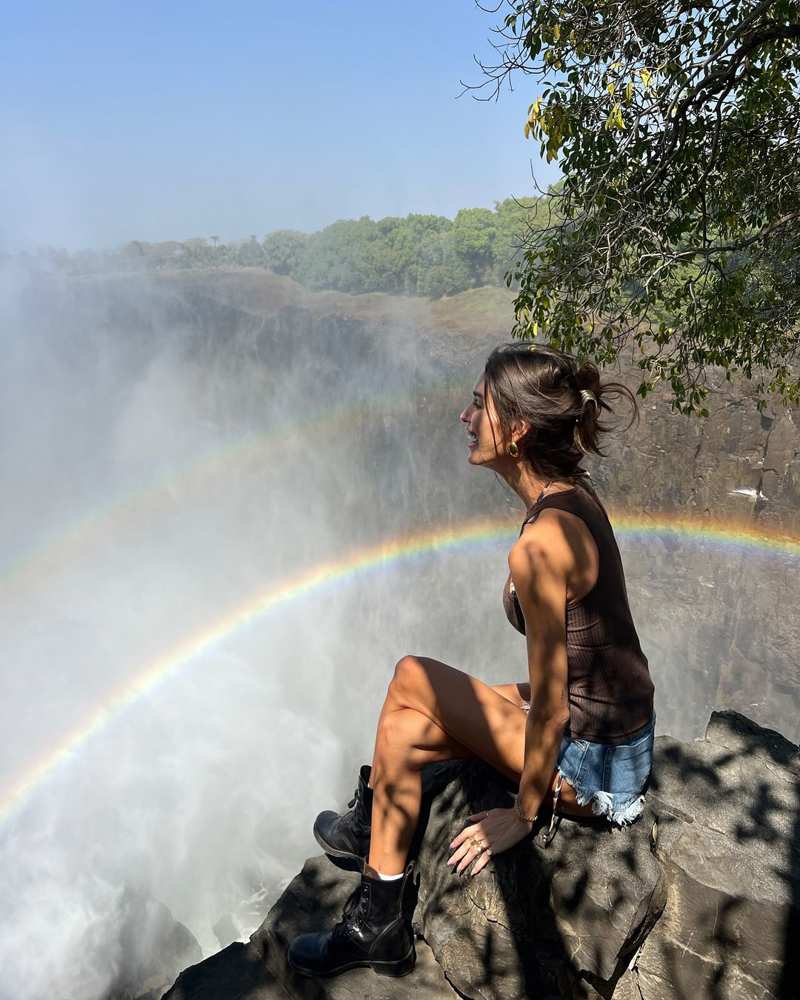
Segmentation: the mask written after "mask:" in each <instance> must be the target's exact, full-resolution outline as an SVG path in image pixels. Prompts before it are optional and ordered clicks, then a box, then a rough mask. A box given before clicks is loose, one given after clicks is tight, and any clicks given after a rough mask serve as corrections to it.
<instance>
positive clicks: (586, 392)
mask: <svg viewBox="0 0 800 1000" xmlns="http://www.w3.org/2000/svg"><path fill="white" fill-rule="evenodd" d="M581 400H582V401H583V403H584V404H585V403H589V402H591V403H594V405H595V406H597V396H595V394H594V393H593V392H592V390H591V389H581Z"/></svg>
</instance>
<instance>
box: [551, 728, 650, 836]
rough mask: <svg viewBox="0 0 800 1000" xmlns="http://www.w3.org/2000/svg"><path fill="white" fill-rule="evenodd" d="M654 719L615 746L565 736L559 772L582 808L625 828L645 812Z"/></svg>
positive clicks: (562, 741)
mask: <svg viewBox="0 0 800 1000" xmlns="http://www.w3.org/2000/svg"><path fill="white" fill-rule="evenodd" d="M655 727H656V717H655V713H653V716H652V718H651V719H650V721H649V722H648V723H646V724H645V725H644V726H642V728H641V729H637V731H636V732H635V733H633V734H631V736H630V737H629V738H628V740H627V741H626V742H625V743H620V744H616V745H612V744H608V743H592V742H590V741H589V740H574V739H572V737H571V736H570V734H569V733H566V734H565V735H564V737H563V738H562V740H561V749H560V751H559V754H558V765H557V768H558V771H559V773H560V774H561V776H562V777H563V778H564V780H565V781H568V782H569V783H570V785H572V787H573V788H574V789H575V797H576V799H577V800H578V803H579V804H580V805H582V806H584V805H587V804H588V803H591V805H592V811H593V812H594V813H595V814H596V815H598V816H605V817H606V818H607V819H608V821H609V822H610V823H615V824H616V825H617V826H625V825H626V824H627V823H633V821H634V820H636V819H638V818H639V816H640V815H641V813H642V810H643V809H644V791H645V786H646V784H647V779H648V777H649V776H650V768H651V767H652V764H653V741H654V739H655Z"/></svg>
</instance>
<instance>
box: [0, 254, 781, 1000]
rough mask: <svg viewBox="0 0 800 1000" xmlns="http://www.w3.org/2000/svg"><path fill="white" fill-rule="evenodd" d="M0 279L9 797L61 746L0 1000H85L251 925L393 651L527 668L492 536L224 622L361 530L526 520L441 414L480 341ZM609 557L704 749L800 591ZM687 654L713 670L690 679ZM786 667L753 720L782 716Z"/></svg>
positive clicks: (7, 818)
mask: <svg viewBox="0 0 800 1000" xmlns="http://www.w3.org/2000/svg"><path fill="white" fill-rule="evenodd" d="M1 277H2V285H1V286H0V311H1V312H2V317H3V323H2V332H1V333H0V337H2V343H1V346H0V352H2V369H3V372H4V374H5V379H4V383H5V386H4V392H3V394H2V398H1V399H0V407H2V412H1V416H2V420H0V477H1V478H0V481H1V482H2V489H3V497H4V516H3V519H2V526H1V528H0V554H1V555H2V565H3V570H2V573H1V574H0V590H2V601H0V618H1V619H2V627H1V628H0V648H1V649H2V664H3V666H2V669H1V670H0V679H1V681H0V682H1V684H2V698H0V720H2V724H3V728H4V733H5V739H4V753H3V757H2V761H0V788H2V789H4V790H5V791H4V798H3V800H2V805H3V806H6V805H8V802H9V801H10V790H13V789H14V788H15V787H16V786H17V785H18V783H19V782H20V781H21V780H22V779H23V778H24V776H25V775H26V774H30V775H35V774H36V766H37V765H38V764H39V763H40V762H42V761H47V760H50V759H54V758H55V757H57V756H58V754H59V748H64V747H66V746H70V747H71V749H70V751H69V753H64V754H62V755H61V758H60V759H59V762H58V764H57V766H53V767H51V768H50V769H49V770H48V771H47V773H46V774H44V775H43V776H42V777H35V778H34V779H33V780H32V782H31V786H30V787H29V788H28V789H27V790H25V791H24V793H22V794H20V795H19V796H18V797H17V799H16V800H15V802H14V804H13V807H9V808H7V809H6V811H5V812H3V814H2V821H1V822H0V899H2V903H3V914H4V920H3V929H2V931H0V967H2V968H3V977H2V983H0V998H2V1000H20V998H22V997H25V998H30V1000H38V998H39V997H45V996H46V997H58V998H61V997H64V998H66V997H71V998H75V1000H78V998H80V1000H84V998H85V1000H99V998H101V997H104V996H108V995H110V994H113V992H114V991H115V990H116V991H122V990H123V989H124V988H125V987H126V985H127V984H129V983H130V984H139V983H141V981H142V980H143V977H146V973H147V969H148V965H147V963H148V961H149V952H150V950H151V948H150V945H151V944H152V945H153V947H155V945H154V944H153V942H154V941H155V937H156V935H157V934H158V928H160V927H161V926H162V924H161V923H160V921H163V919H164V917H163V912H162V910H160V909H159V904H165V905H166V906H167V907H168V908H169V910H170V912H171V914H172V916H173V917H174V918H175V920H177V921H179V922H180V923H182V924H183V925H185V927H186V928H188V929H189V931H190V932H191V934H192V935H194V937H195V938H196V940H197V942H198V943H199V945H200V948H201V949H202V951H203V953H204V954H209V953H211V952H213V951H215V950H216V949H218V948H219V947H222V946H224V945H226V944H228V943H229V942H230V941H232V940H235V939H237V938H239V939H240V938H242V937H246V936H247V935H248V934H249V933H250V932H251V931H252V930H253V929H254V928H255V927H256V926H257V925H258V924H259V923H260V921H261V920H262V919H263V917H264V915H265V913H266V909H267V908H268V906H269V905H270V903H271V902H272V901H273V900H274V899H275V898H276V896H277V894H278V893H279V891H280V889H281V888H282V887H283V886H284V885H285V884H286V882H287V881H288V880H289V879H290V878H291V877H292V876H293V874H294V873H295V872H296V871H297V870H298V868H299V867H300V865H301V863H302V861H303V859H304V858H305V857H307V856H308V855H309V854H311V853H316V852H317V848H316V845H315V843H314V841H313V838H312V836H311V825H312V822H313V819H314V816H315V815H316V813H317V812H318V811H319V810H320V809H322V808H327V807H333V806H335V805H336V804H337V803H338V804H341V800H342V798H343V796H346V795H347V793H348V792H349V791H350V790H351V788H352V787H353V785H354V782H355V774H356V769H357V766H358V764H359V763H361V762H363V761H368V760H369V759H370V757H371V753H372V740H373V736H374V724H375V720H376V718H377V714H378V711H379V708H380V704H381V700H382V697H383V692H384V691H385V688H386V685H387V683H388V681H389V679H390V678H391V674H392V670H393V667H394V663H395V662H396V661H397V659H399V657H400V656H402V655H403V654H405V653H408V652H411V653H425V654H428V655H431V656H435V657H437V658H440V659H443V660H445V661H447V662H450V663H452V664H453V665H455V666H458V667H461V668H463V669H465V670H467V671H469V672H470V673H474V674H477V675H478V676H480V677H482V678H483V679H485V680H487V681H489V682H495V683H496V682H501V681H511V680H523V679H525V676H526V664H525V658H524V644H523V642H522V640H521V638H520V637H519V636H518V635H517V634H516V633H515V632H514V631H513V630H512V629H511V628H510V627H509V626H508V625H507V623H506V622H505V620H504V618H503V614H502V609H501V605H500V591H501V587H502V583H503V579H504V577H505V573H506V561H505V552H506V546H504V545H501V544H497V545H494V546H483V547H480V548H477V547H476V548H474V549H473V550H469V549H464V550H459V549H454V550H449V551H447V552H441V553H438V554H430V555H427V556H420V557H419V558H417V559H413V560H408V561H405V562H397V563H396V564H394V565H388V566H385V567H383V568H380V569H377V570H375V571H374V572H370V573H364V574H361V575H360V576H359V575H356V576H354V577H353V578H349V579H346V580H342V581H340V582H339V583H338V584H332V585H330V586H326V587H324V588H319V589H318V590H316V591H311V592H309V593H307V594H305V595H302V594H301V595H300V596H298V597H297V598H296V599H293V600H289V601H286V602H284V603H282V604H280V605H279V606H278V607H276V608H274V609H273V610H272V611H269V612H267V613H265V614H263V615H261V616H259V617H256V618H255V619H254V620H252V621H250V622H249V623H248V624H246V625H245V626H243V627H238V628H236V629H232V630H228V631H226V628H225V624H224V623H225V622H226V621H230V620H232V616H233V615H235V613H236V611H237V609H240V608H242V607H243V606H245V605H246V604H247V603H248V602H252V601H253V600H254V599H255V598H256V597H257V595H258V594H261V593H267V592H269V591H271V590H274V589H275V588H280V586H281V585H282V581H283V582H286V581H288V580H291V579H293V578H295V577H297V576H298V575H299V574H301V573H303V572H304V571H306V570H308V569H310V568H312V567H313V566H315V565H318V564H322V563H325V562H326V561H329V560H341V559H343V558H344V556H345V555H346V554H347V553H348V552H351V551H355V550H356V549H359V548H361V547H364V546H368V545H371V544H375V543H377V542H379V541H380V540H381V539H390V538H395V537H400V536H404V535H406V534H408V533H409V532H412V531H414V530H422V529H425V528H432V527H435V526H439V525H445V524H450V525H457V524H459V523H460V522H462V521H464V520H465V519H467V518H469V517H472V516H476V515H479V514H495V515H497V514H502V513H503V512H504V511H505V512H508V513H509V517H510V520H509V524H510V527H511V529H512V530H513V524H514V520H513V517H511V514H512V512H513V511H514V510H519V504H518V503H517V501H516V500H515V499H513V500H512V499H510V498H509V497H508V496H507V494H506V493H505V492H504V489H503V488H502V487H501V485H500V484H499V483H497V482H496V481H495V479H494V478H493V477H492V476H490V475H487V474H486V473H485V472H484V471H482V470H473V469H472V468H470V467H469V466H468V465H467V462H466V446H465V441H464V432H463V429H462V427H461V426H460V425H459V423H458V419H457V418H458V413H459V410H460V408H461V407H462V406H463V405H464V404H465V403H466V402H467V401H468V398H469V394H470V390H471V388H472V384H473V382H474V380H475V378H476V376H477V375H478V374H479V371H480V367H481V363H482V360H483V357H484V355H485V352H486V349H487V348H488V346H490V340H489V339H488V338H484V339H482V340H476V341H475V342H474V343H472V344H471V345H469V346H468V347H466V348H464V347H463V346H462V349H461V350H460V352H459V353H458V354H457V355H455V354H454V355H452V356H451V357H449V358H448V357H445V355H446V350H441V351H439V352H438V353H437V352H436V351H433V350H431V345H430V341H429V340H426V339H424V338H421V337H420V336H418V334H417V332H416V331H415V330H414V329H413V328H411V327H410V326H409V325H408V324H405V323H403V322H402V320H403V317H402V315H401V314H398V316H397V322H396V323H394V324H382V325H376V326H374V327H370V326H369V324H364V323H362V322H357V321H355V320H348V319H346V318H344V317H339V318H336V317H334V316H329V317H322V318H320V317H316V318H315V317H312V316H311V315H310V314H308V313H306V312H304V311H303V310H298V309H286V310H283V311H281V312H279V313H277V314H276V315H275V316H273V317H265V315H263V314H260V313H259V312H258V311H257V310H253V309H251V310H247V309H245V308H241V307H237V306H236V305H235V304H233V305H232V304H224V303H221V302H220V300H219V299H214V298H213V297H204V295H203V294H202V289H200V290H198V288H197V287H195V286H192V287H191V288H190V287H188V285H187V288H186V289H185V290H184V291H183V292H178V291H176V288H175V286H173V285H169V284H165V283H159V282H158V281H157V280H150V281H148V280H146V279H136V278H133V277H131V276H126V277H123V278H119V279H114V278H103V279H69V280H67V279H62V278H58V277H57V276H54V275H49V274H42V273H38V274H37V273H32V272H23V271H21V270H18V269H17V270H12V269H11V268H7V269H6V270H4V271H3V272H2V275H1ZM398 308H401V307H398ZM631 433H633V434H635V433H636V432H635V431H632V432H631ZM620 447H621V446H620ZM616 454H617V459H616V460H617V461H618V455H619V453H616ZM667 460H668V459H667V458H665V461H667ZM614 461H615V458H614V453H612V456H611V458H610V463H611V464H610V466H608V467H607V468H610V469H611V472H605V473H604V472H603V471H602V468H603V467H600V466H598V476H599V478H598V482H599V483H600V485H601V493H602V492H603V490H602V485H603V476H604V475H605V476H606V482H609V483H612V485H613V475H614V468H615V466H614ZM629 474H632V475H634V476H635V475H636V470H635V469H634V470H633V471H632V473H629ZM623 495H624V493H623ZM621 548H622V549H623V556H624V557H625V560H626V569H627V574H628V586H629V591H630V595H631V603H632V606H633V610H634V617H635V620H636V622H637V626H638V627H639V631H640V636H641V638H642V644H643V647H644V649H645V652H646V653H647V654H648V656H649V657H650V661H651V669H652V672H653V675H654V678H655V680H656V685H657V698H658V700H657V711H658V718H659V728H660V730H661V731H662V732H663V731H670V732H672V733H673V734H674V735H677V736H681V737H691V736H697V735H701V734H702V729H703V725H704V724H705V721H706V720H707V717H708V711H709V709H710V707H711V706H712V705H713V704H714V702H715V700H716V699H717V698H718V697H719V692H720V691H721V690H722V691H724V690H729V691H730V695H731V703H734V702H736V699H737V697H738V698H739V703H737V704H733V707H737V708H739V709H740V710H742V711H748V708H747V704H750V703H751V701H752V698H753V697H754V696H753V695H752V685H751V684H750V682H749V681H748V682H742V684H741V685H739V687H738V688H737V687H736V685H735V684H733V683H729V682H728V681H726V683H727V684H728V688H727V689H726V688H725V685H722V686H721V685H720V676H719V674H720V667H719V663H720V662H721V661H722V658H723V656H724V655H727V650H728V649H729V646H728V645H726V641H727V640H728V639H730V637H731V635H732V634H734V635H735V636H738V640H737V644H738V648H739V651H740V653H741V654H742V655H743V656H744V657H745V658H746V657H748V656H749V657H751V659H753V660H755V661H756V662H757V661H758V658H759V657H762V656H763V657H766V656H771V657H772V660H773V662H778V661H779V662H780V663H782V662H784V661H786V662H788V660H789V659H790V658H791V649H792V643H793V642H794V634H793V633H792V632H791V631H788V632H787V631H786V628H787V627H788V626H786V627H785V626H782V625H781V622H780V620H779V618H778V617H777V616H774V617H773V618H769V617H768V616H769V615H770V612H769V610H768V608H769V607H770V606H771V596H774V594H775V593H776V592H777V590H778V589H780V590H782V591H783V593H784V595H785V594H786V593H787V592H790V593H791V588H794V591H796V590H797V583H796V581H795V574H793V573H792V572H791V567H790V564H789V562H788V561H783V562H781V561H780V559H778V560H777V561H776V560H773V561H772V562H770V564H769V569H766V568H764V567H760V566H759V564H758V559H757V557H754V556H747V555H746V554H745V555H741V554H740V555H737V556H731V555H730V554H726V553H718V552H715V551H711V550H708V549H703V548H702V547H700V548H696V549H693V550H687V549H686V548H685V547H681V546H679V545H678V544H677V543H676V545H675V546H669V545H666V544H664V543H662V542H656V541H654V540H651V542H650V543H649V544H647V543H641V542H634V541H627V542H626V541H624V540H621ZM753 568H756V569H757V570H758V572H751V570H752V569H753ZM765 581H766V583H765ZM734 584H735V587H736V591H735V592H736V600H735V602H734V603H732V601H731V597H730V595H731V587H732V586H733V585H734ZM772 604H774V602H772ZM699 605H702V607H703V612H702V621H703V632H702V634H699V633H697V632H696V631H695V632H694V633H693V631H692V630H693V628H694V626H695V624H696V621H697V619H696V616H697V611H698V606H699ZM766 625H769V639H767V638H766V635H767V631H768V630H767V628H766V627H765V626H766ZM215 628H218V632H219V635H218V639H217V641H215V642H213V643H211V642H205V643H203V642H202V636H203V635H205V634H207V633H209V632H210V631H213V630H214V629H215ZM781 628H784V631H781ZM776 629H777V632H776V631H775V630H776ZM693 635H694V638H695V639H696V640H697V641H695V642H693V640H692V636H693ZM747 642H749V643H750V647H749V648H746V647H747ZM698 643H700V644H701V645H702V647H703V651H702V653H701V655H702V656H703V657H705V658H707V667H706V668H703V667H702V665H701V667H700V668H698V669H692V671H690V673H689V675H687V672H686V670H685V669H684V666H685V663H686V662H687V660H690V659H691V658H692V657H693V656H697V655H699V654H698V653H697V652H696V650H697V648H698ZM689 647H692V649H691V650H690V649H689ZM187 650H191V652H192V655H191V658H189V659H188V660H187V659H186V655H185V654H186V651H187ZM693 650H694V651H693ZM776 657H777V660H776ZM781 657H783V660H781ZM159 664H161V665H162V667H163V669H161V675H162V676H161V679H160V680H155V675H156V674H158V673H159V670H158V669H157V668H158V665H159ZM167 667H171V669H169V670H167ZM780 669H782V668H780ZM780 669H778V670H777V676H776V675H773V677H772V680H771V681H770V682H769V683H770V684H778V688H777V689H774V688H771V687H768V686H767V685H766V682H764V684H762V688H763V692H762V693H763V697H762V698H761V700H760V702H759V701H757V702H754V703H753V704H755V711H754V710H752V709H751V710H750V711H749V714H751V715H752V716H753V717H754V718H760V720H761V721H766V722H767V723H770V722H772V723H773V724H776V725H777V724H780V723H783V722H784V715H785V714H786V713H784V714H782V710H781V709H779V708H776V705H778V704H779V702H780V684H781V683H784V684H790V683H791V678H789V679H788V680H784V681H781V676H780ZM148 670H150V671H151V672H152V673H153V675H154V680H153V683H150V684H148V685H146V686H144V688H143V689H142V690H141V691H140V692H138V693H137V694H136V696H135V697H134V696H133V695H131V696H125V697H121V696H120V692H124V691H125V685H126V684H130V682H131V681H132V680H133V679H134V678H136V677H140V676H142V675H144V674H145V673H146V672H147V671H148ZM687 676H688V679H687ZM787 676H788V675H787ZM740 695H741V696H740ZM748 699H750V701H748ZM107 705H112V708H111V709H109V710H107V711H106V713H105V714H103V706H107ZM759 705H760V707H759ZM759 713H760V715H759ZM787 717H788V715H787ZM784 729H785V726H784ZM81 733H83V735H80V734H81ZM76 734H78V735H77V736H76ZM787 735H788V736H789V737H790V738H794V739H796V738H797V734H796V733H792V732H787ZM181 947H185V949H186V951H185V954H186V955H189V956H190V957H191V942H189V943H187V942H186V941H183V944H182V945H181ZM176 948H177V945H176ZM197 957H199V955H198V956H197ZM197 957H195V958H194V959H191V960H195V961H196V960H197Z"/></svg>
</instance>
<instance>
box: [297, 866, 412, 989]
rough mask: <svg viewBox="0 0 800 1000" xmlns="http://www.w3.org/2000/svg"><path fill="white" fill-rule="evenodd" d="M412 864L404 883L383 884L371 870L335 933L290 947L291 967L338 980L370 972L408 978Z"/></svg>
mask: <svg viewBox="0 0 800 1000" xmlns="http://www.w3.org/2000/svg"><path fill="white" fill-rule="evenodd" d="M413 870H414V863H413V861H412V862H409V864H408V865H407V866H406V870H405V872H404V873H403V877H402V878H398V879H395V880H394V881H392V882H384V881H382V880H381V879H379V878H378V873H377V872H376V871H375V869H374V868H370V866H369V865H368V864H365V865H364V871H363V874H362V875H361V885H359V886H358V888H357V889H356V890H355V892H354V893H353V894H352V895H351V896H350V898H349V899H348V901H347V902H346V903H345V906H344V912H343V914H342V919H341V920H340V921H339V923H338V924H336V926H335V927H334V928H333V930H332V931H324V932H319V933H316V934H301V935H300V936H299V937H296V938H295V939H294V941H292V943H291V944H290V945H289V956H288V957H289V965H290V966H291V967H292V968H293V969H294V970H295V972H299V973H301V974H302V975H304V976H336V975H338V974H339V973H340V972H345V971H346V970H347V969H355V968H357V967H359V966H369V967H370V968H371V969H374V971H375V972H377V973H379V974H380V975H382V976H405V975H407V974H408V973H409V972H411V970H412V969H413V968H414V963H415V962H416V960H417V953H416V950H415V948H414V932H413V930H412V929H411V921H410V919H409V918H408V917H407V916H406V915H405V913H404V912H403V901H404V897H405V889H406V884H407V883H408V881H409V879H410V876H411V874H412V873H413Z"/></svg>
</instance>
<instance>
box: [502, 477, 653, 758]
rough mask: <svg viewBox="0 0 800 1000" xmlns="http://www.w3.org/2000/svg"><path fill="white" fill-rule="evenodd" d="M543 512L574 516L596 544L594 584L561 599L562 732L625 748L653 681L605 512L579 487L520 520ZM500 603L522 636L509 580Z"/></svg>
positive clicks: (646, 714)
mask: <svg viewBox="0 0 800 1000" xmlns="http://www.w3.org/2000/svg"><path fill="white" fill-rule="evenodd" d="M546 507H555V508H557V509H558V510H566V511H569V513H570V514H575V515H577V516H578V517H579V518H580V519H581V520H582V521H583V522H584V524H585V525H586V527H587V528H588V529H589V531H590V532H591V534H592V538H593V539H594V541H595V544H596V545H597V551H598V553H599V556H600V568H599V572H598V576H597V583H596V584H595V585H594V587H592V589H591V590H590V591H589V592H588V593H587V594H586V595H585V596H584V597H582V598H580V600H577V601H567V605H566V627H567V665H568V697H569V728H570V732H571V735H572V738H573V739H583V740H590V741H591V742H593V743H610V744H617V743H624V742H625V740H626V738H627V737H628V736H630V735H631V734H632V733H634V732H636V730H637V729H640V728H641V727H642V726H643V725H644V724H645V723H646V722H648V721H649V719H650V717H651V715H652V714H653V681H652V680H651V678H650V670H649V668H648V664H647V658H646V657H645V655H644V653H643V652H642V648H641V646H640V645H639V637H638V635H637V634H636V628H635V626H634V624H633V618H632V617H631V610H630V606H629V604H628V592H627V589H626V587H625V574H624V572H623V569H622V559H621V557H620V554H619V549H618V548H617V541H616V539H615V538H614V531H613V529H612V527H611V522H610V521H609V520H608V517H607V515H606V512H605V510H603V508H602V507H601V506H600V504H599V503H598V502H597V501H596V500H594V499H593V498H592V497H591V496H590V494H589V493H588V492H587V491H586V490H584V489H583V488H581V487H580V486H576V487H573V488H572V489H569V490H563V491H561V492H559V493H550V494H548V495H546V496H544V497H540V498H539V499H538V500H537V501H536V503H535V504H534V505H533V506H532V507H531V508H530V510H529V511H528V513H527V514H526V516H525V520H524V521H523V522H522V527H521V528H520V534H522V530H523V528H524V527H525V525H526V524H532V523H533V522H534V521H535V520H536V519H537V517H538V516H539V514H540V513H541V511H543V510H544V509H545V508H546ZM503 605H504V607H505V611H506V616H507V617H508V620H509V621H510V622H511V624H512V625H513V626H514V628H516V629H517V630H518V631H519V632H522V634H523V635H524V634H525V618H524V616H523V614H522V609H521V608H520V605H519V601H518V600H517V595H516V593H515V592H514V585H513V583H512V581H511V577H510V576H509V577H508V579H507V580H506V585H505V587H504V589H503Z"/></svg>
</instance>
